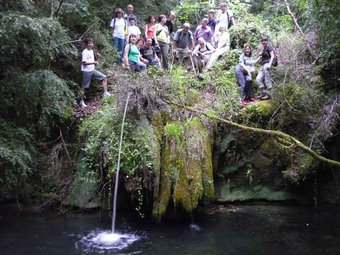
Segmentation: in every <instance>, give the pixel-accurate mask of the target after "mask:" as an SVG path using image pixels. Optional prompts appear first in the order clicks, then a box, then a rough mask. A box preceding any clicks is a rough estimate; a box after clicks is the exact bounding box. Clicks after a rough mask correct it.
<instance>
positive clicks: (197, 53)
mask: <svg viewBox="0 0 340 255" xmlns="http://www.w3.org/2000/svg"><path fill="white" fill-rule="evenodd" d="M197 42H198V44H197V46H196V47H195V49H194V50H193V52H192V56H193V58H194V63H195V66H197V67H198V73H199V74H201V73H202V71H203V68H204V67H205V65H206V64H207V63H208V61H209V59H210V57H211V54H212V53H214V52H215V48H214V47H213V46H212V45H211V44H210V43H209V42H206V41H205V40H204V38H203V37H200V38H198V40H197Z"/></svg>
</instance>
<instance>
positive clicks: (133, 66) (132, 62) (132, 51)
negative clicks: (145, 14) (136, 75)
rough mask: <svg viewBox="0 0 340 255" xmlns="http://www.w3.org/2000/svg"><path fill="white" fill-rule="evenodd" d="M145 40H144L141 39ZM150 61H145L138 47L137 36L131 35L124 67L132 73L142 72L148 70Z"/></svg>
mask: <svg viewBox="0 0 340 255" xmlns="http://www.w3.org/2000/svg"><path fill="white" fill-rule="evenodd" d="M141 40H143V39H141ZM147 63H148V60H146V59H144V58H143V57H142V56H141V54H140V52H139V49H138V47H137V35H135V34H131V35H130V37H129V43H128V44H127V45H126V46H125V50H124V65H125V67H126V68H129V69H130V70H131V71H132V72H141V71H144V70H145V69H146V64H147Z"/></svg>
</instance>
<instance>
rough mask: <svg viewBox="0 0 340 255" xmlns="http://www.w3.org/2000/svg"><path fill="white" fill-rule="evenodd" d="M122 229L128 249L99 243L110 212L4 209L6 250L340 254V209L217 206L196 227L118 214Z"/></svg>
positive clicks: (0, 248)
mask: <svg viewBox="0 0 340 255" xmlns="http://www.w3.org/2000/svg"><path fill="white" fill-rule="evenodd" d="M117 220H118V222H117V223H118V224H117V230H118V232H119V233H122V234H124V233H125V234H127V235H128V236H131V235H133V236H134V237H135V238H136V240H133V242H131V243H129V244H128V245H127V247H125V248H122V247H120V248H114V247H113V248H112V247H111V248H110V246H104V247H102V246H100V245H99V246H98V245H93V244H92V243H91V242H93V238H94V237H95V236H96V235H97V234H99V233H103V232H104V231H109V230H110V227H111V222H110V219H109V218H108V217H107V216H101V215H100V214H98V213H95V214H75V213H70V214H67V215H63V216H58V215H56V214H34V215H20V216H18V215H15V214H13V213H12V214H7V213H4V212H3V213H0V254H2V255H19V254H20V255H31V254H32V255H33V254H34V255H47V254H58V255H64V254H65V255H66V254H150V255H152V254H157V255H160V254H176V255H177V254H198V255H199V254H205V255H207V254H209V255H210V254H240V255H241V254H242V255H247V254H250V255H257V254H265V255H270V254H275V255H280V254H282V255H283V254H284V255H293V254H296V255H303V254H310V255H318V254H320V255H321V254H322V255H333V254H334V255H335V254H340V208H335V209H334V208H333V209H327V210H326V209H322V210H320V209H319V210H316V209H314V208H306V207H291V206H268V205H251V206H250V205H249V206H244V205H240V206H231V207H215V208H214V210H209V213H208V214H205V215H201V216H200V217H197V218H196V222H195V224H196V225H195V226H194V227H192V226H191V227H190V224H189V223H186V222H183V221H181V222H177V223H167V224H162V225H155V224H153V223H151V222H146V221H141V220H136V219H133V218H132V217H128V216H126V215H120V216H119V215H118V219H117Z"/></svg>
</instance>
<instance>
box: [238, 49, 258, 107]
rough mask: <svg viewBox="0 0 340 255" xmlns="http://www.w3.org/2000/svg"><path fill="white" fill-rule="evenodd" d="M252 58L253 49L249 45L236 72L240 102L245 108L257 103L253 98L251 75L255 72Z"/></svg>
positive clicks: (240, 59)
mask: <svg viewBox="0 0 340 255" xmlns="http://www.w3.org/2000/svg"><path fill="white" fill-rule="evenodd" d="M251 56H252V48H251V46H250V45H249V44H245V45H244V48H243V54H242V55H241V56H240V58H239V64H238V65H237V66H236V70H235V74H236V80H237V84H238V85H239V87H240V102H241V104H242V105H243V106H246V105H247V104H248V103H249V102H252V101H255V99H254V98H253V97H252V96H251V85H252V77H251V74H252V73H253V72H254V71H255V68H254V63H253V61H252V59H251Z"/></svg>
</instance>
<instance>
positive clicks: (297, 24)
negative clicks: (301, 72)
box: [284, 0, 316, 60]
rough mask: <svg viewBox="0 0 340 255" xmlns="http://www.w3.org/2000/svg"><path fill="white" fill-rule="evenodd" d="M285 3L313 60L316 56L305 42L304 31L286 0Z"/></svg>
mask: <svg viewBox="0 0 340 255" xmlns="http://www.w3.org/2000/svg"><path fill="white" fill-rule="evenodd" d="M284 1H285V3H286V8H287V11H288V13H289V14H290V16H292V19H293V22H294V24H295V26H296V27H297V29H298V30H299V32H300V34H301V35H302V38H303V40H304V41H305V43H306V45H307V48H308V51H309V54H310V55H311V56H312V57H313V59H314V60H315V59H316V57H315V55H314V53H313V52H312V48H311V47H310V45H309V43H308V42H307V39H306V36H305V33H304V32H303V31H302V28H301V27H300V25H299V23H298V21H297V19H296V17H295V15H294V13H293V12H292V11H291V9H290V7H289V3H288V1H287V0H284Z"/></svg>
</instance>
